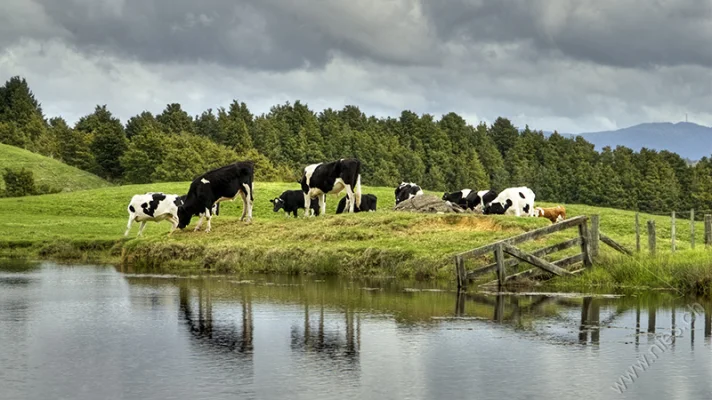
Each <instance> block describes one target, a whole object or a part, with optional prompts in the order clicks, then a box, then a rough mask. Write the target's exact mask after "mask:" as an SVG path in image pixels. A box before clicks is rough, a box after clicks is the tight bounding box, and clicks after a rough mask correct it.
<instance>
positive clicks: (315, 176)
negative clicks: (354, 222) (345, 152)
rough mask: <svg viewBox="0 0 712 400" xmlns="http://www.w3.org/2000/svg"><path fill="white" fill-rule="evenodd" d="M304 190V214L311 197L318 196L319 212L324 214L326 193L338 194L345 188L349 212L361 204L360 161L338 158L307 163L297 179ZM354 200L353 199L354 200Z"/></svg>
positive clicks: (306, 212) (306, 213)
mask: <svg viewBox="0 0 712 400" xmlns="http://www.w3.org/2000/svg"><path fill="white" fill-rule="evenodd" d="M298 182H299V184H301V185H302V192H304V216H305V217H306V216H307V215H308V213H309V209H310V208H311V201H312V198H316V197H318V199H319V208H320V209H321V212H320V214H321V215H325V214H326V195H327V194H338V193H341V191H342V190H344V189H346V196H347V197H348V198H349V212H354V207H360V206H361V161H359V160H358V159H355V158H347V159H344V158H342V159H340V160H337V161H332V162H328V163H318V164H311V165H307V166H306V167H305V168H304V174H303V175H302V179H301V180H300V181H298ZM354 200H355V201H354Z"/></svg>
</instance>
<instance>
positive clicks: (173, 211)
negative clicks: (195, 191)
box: [124, 192, 181, 236]
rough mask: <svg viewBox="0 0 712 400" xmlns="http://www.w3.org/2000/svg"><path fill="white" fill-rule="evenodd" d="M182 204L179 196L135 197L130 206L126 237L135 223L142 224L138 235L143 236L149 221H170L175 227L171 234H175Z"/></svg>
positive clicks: (150, 193) (145, 195) (137, 195)
mask: <svg viewBox="0 0 712 400" xmlns="http://www.w3.org/2000/svg"><path fill="white" fill-rule="evenodd" d="M180 202H181V200H180V196H178V195H177V194H164V193H158V192H148V193H146V194H136V195H134V196H133V197H132V198H131V201H130V202H129V206H128V212H129V222H128V224H127V225H126V231H125V232H124V236H128V234H129V231H130V230H131V224H132V223H133V222H140V223H141V226H139V228H138V235H136V236H141V235H142V234H143V229H144V228H145V227H146V222H148V221H153V222H161V221H169V222H170V223H171V224H172V225H173V226H172V227H171V232H170V233H173V231H174V230H175V229H176V227H177V226H178V216H177V213H178V205H179V204H180Z"/></svg>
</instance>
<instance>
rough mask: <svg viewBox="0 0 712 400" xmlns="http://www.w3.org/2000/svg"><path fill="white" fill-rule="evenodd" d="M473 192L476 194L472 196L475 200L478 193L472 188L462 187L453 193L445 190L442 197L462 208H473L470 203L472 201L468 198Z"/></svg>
mask: <svg viewBox="0 0 712 400" xmlns="http://www.w3.org/2000/svg"><path fill="white" fill-rule="evenodd" d="M471 194H474V196H472V197H470V198H471V199H472V200H473V201H474V197H476V196H477V193H475V192H474V191H472V189H462V190H458V191H457V192H452V193H448V192H445V193H444V194H443V197H442V199H443V200H444V201H447V202H450V203H455V204H457V205H458V206H460V207H462V208H465V209H468V208H469V209H471V208H472V207H474V206H471V205H470V204H471V203H470V201H469V200H468V197H469V196H470V195H471Z"/></svg>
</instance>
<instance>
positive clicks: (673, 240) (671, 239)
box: [670, 211, 675, 253]
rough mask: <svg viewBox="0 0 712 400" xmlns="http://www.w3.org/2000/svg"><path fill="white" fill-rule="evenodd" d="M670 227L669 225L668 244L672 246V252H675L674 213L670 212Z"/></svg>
mask: <svg viewBox="0 0 712 400" xmlns="http://www.w3.org/2000/svg"><path fill="white" fill-rule="evenodd" d="M671 223H672V225H670V242H671V244H672V248H671V249H672V252H673V253H674V252H675V211H673V212H672V220H671Z"/></svg>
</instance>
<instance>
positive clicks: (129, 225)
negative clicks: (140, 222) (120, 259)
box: [124, 214, 134, 236]
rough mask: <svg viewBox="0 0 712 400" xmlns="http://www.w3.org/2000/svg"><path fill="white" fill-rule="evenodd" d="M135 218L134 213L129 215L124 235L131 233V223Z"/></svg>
mask: <svg viewBox="0 0 712 400" xmlns="http://www.w3.org/2000/svg"><path fill="white" fill-rule="evenodd" d="M133 219H134V215H133V214H131V215H129V223H128V224H126V232H124V236H128V235H129V231H130V230H131V223H132V222H133Z"/></svg>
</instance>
